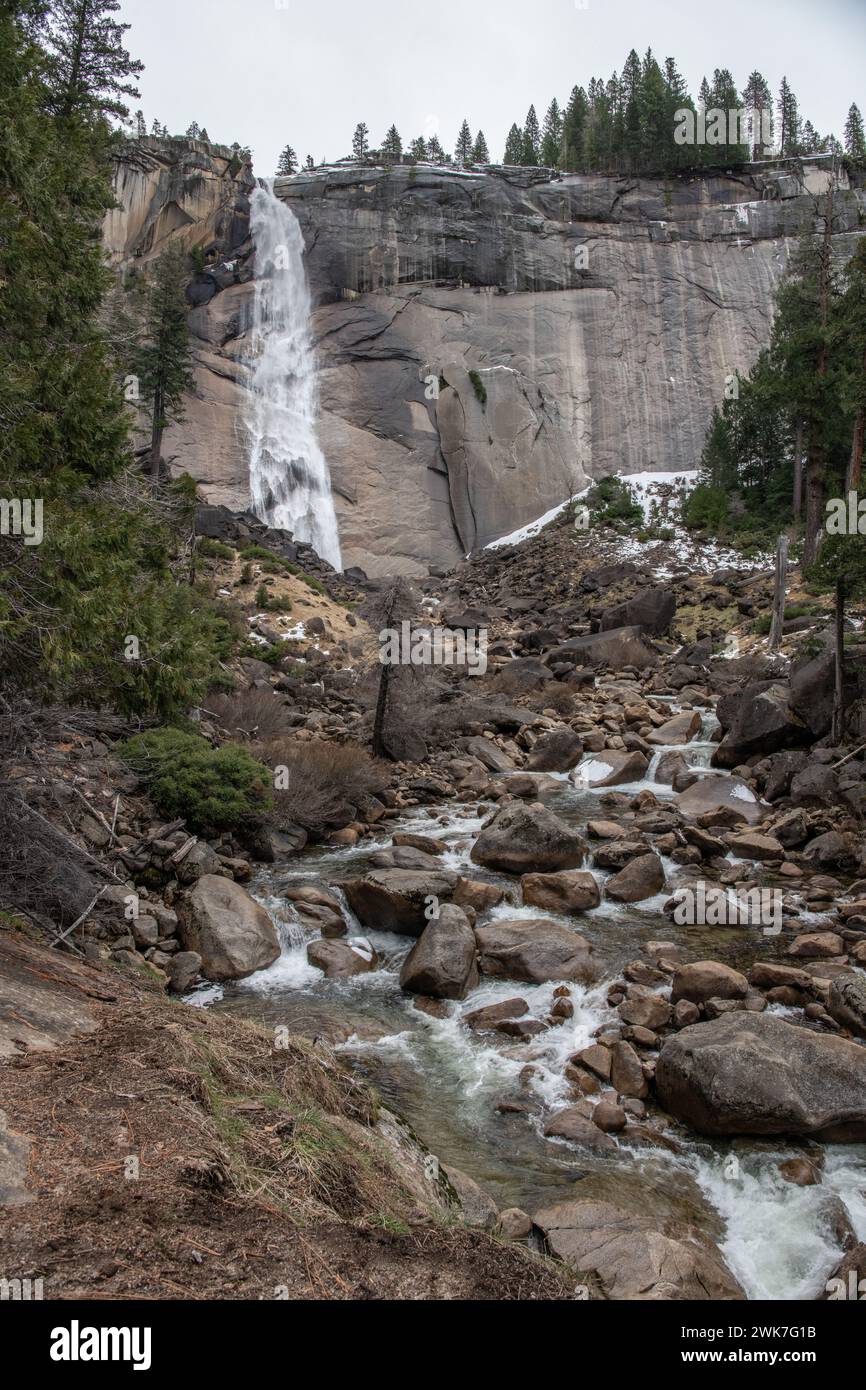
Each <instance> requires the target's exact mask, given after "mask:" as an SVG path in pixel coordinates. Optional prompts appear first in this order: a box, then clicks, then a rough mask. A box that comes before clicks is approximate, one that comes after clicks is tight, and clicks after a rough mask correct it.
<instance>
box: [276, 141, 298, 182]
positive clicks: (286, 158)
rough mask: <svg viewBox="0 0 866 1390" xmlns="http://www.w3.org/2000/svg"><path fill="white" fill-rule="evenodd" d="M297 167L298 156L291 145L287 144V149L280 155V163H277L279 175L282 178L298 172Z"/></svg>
mask: <svg viewBox="0 0 866 1390" xmlns="http://www.w3.org/2000/svg"><path fill="white" fill-rule="evenodd" d="M297 169H298V156H297V155H296V154H295V152H294V150H293V149H292V147H291V145H286V147H285V149H284V150H283V152H282V154H281V155H280V159H279V163H278V164H277V176H278V177H280V178H284V177H286V176H287V175H290V174H295V173H297Z"/></svg>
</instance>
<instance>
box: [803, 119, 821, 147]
mask: <svg viewBox="0 0 866 1390" xmlns="http://www.w3.org/2000/svg"><path fill="white" fill-rule="evenodd" d="M823 146H824V142H823V141H822V139H821V137H820V135H819V134H818V132H817V130H816V129H815V127H814V126H813V125H812V122H811V121H804V122H803V129H802V131H801V133H800V149H801V150H802V152H803V154H821V152H822V150H823Z"/></svg>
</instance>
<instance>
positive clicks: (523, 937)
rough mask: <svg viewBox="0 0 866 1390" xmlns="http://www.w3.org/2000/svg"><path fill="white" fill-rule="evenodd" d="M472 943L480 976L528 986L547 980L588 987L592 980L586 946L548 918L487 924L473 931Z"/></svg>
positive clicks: (574, 933) (579, 937)
mask: <svg viewBox="0 0 866 1390" xmlns="http://www.w3.org/2000/svg"><path fill="white" fill-rule="evenodd" d="M475 940H476V942H477V944H478V952H479V966H480V969H481V973H482V975H491V976H493V977H494V978H497V979H507V980H508V979H510V980H528V981H529V982H531V983H532V984H544V983H545V982H546V981H548V980H577V981H579V982H580V983H581V984H591V983H592V981H593V980H594V979H595V977H596V972H595V969H594V966H593V962H592V960H591V947H590V945H589V943H588V942H587V941H585V940H584V938H583V937H582V936H578V935H577V933H576V932H573V931H571V930H570V928H568V927H564V926H562V925H561V924H560V923H559V922H551V921H550V920H549V919H548V918H531V919H529V920H521V921H498V922H490V923H489V924H488V925H487V926H484V927H476V929H475Z"/></svg>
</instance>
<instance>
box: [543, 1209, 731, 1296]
mask: <svg viewBox="0 0 866 1390" xmlns="http://www.w3.org/2000/svg"><path fill="white" fill-rule="evenodd" d="M533 1220H534V1223H535V1225H536V1227H537V1228H538V1229H539V1230H540V1231H541V1232H542V1233H543V1235H544V1237H545V1240H546V1241H547V1244H548V1246H549V1248H550V1250H551V1251H552V1253H553V1254H554V1255H556V1256H557V1257H558V1258H559V1259H561V1260H564V1261H565V1263H566V1264H567V1265H569V1266H570V1267H571V1268H572V1269H573V1270H574V1271H575V1272H576V1273H578V1274H580V1275H588V1274H594V1275H596V1277H597V1278H598V1279H599V1280H600V1282H601V1285H602V1289H603V1291H604V1294H605V1296H606V1297H607V1298H609V1299H623V1300H654V1301H663V1302H670V1301H677V1302H679V1301H683V1300H692V1299H694V1300H701V1301H705V1300H707V1299H710V1300H713V1301H716V1300H719V1301H729V1300H733V1299H742V1298H744V1297H745V1294H744V1293H743V1290H742V1289H741V1288H740V1285H739V1284H738V1283H737V1281H736V1279H735V1278H734V1276H733V1275H732V1274H731V1272H730V1270H729V1269H728V1267H727V1265H726V1264H725V1262H724V1260H723V1259H722V1257H721V1255H720V1254H719V1252H718V1250H717V1249H716V1248H715V1246H714V1245H711V1244H710V1243H709V1242H708V1241H706V1240H705V1239H703V1238H701V1237H699V1236H698V1235H697V1233H696V1232H695V1231H694V1230H692V1229H690V1230H689V1231H688V1232H687V1233H683V1232H681V1231H680V1230H677V1231H676V1232H674V1233H673V1234H670V1235H669V1234H667V1232H666V1231H665V1230H664V1229H662V1230H658V1229H656V1225H655V1224H654V1222H653V1220H652V1219H651V1218H650V1217H648V1216H644V1215H643V1214H639V1213H633V1212H629V1211H626V1210H624V1209H623V1208H621V1207H616V1206H614V1205H613V1204H612V1203H611V1202H601V1201H596V1200H594V1199H592V1198H584V1199H580V1198H578V1199H576V1200H567V1201H564V1202H558V1203H556V1204H554V1205H552V1206H549V1207H544V1208H542V1210H541V1211H537V1212H536V1213H535V1216H534V1218H533Z"/></svg>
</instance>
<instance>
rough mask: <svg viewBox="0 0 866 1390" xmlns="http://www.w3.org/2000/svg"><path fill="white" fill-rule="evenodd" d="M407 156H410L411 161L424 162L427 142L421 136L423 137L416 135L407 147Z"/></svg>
mask: <svg viewBox="0 0 866 1390" xmlns="http://www.w3.org/2000/svg"><path fill="white" fill-rule="evenodd" d="M409 155H410V158H412V159H414V160H419V159H425V160H426V158H427V142H426V140H425V139H424V136H423V135H416V137H415V139H414V140H413V141H412V143H411V145H410V146H409Z"/></svg>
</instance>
